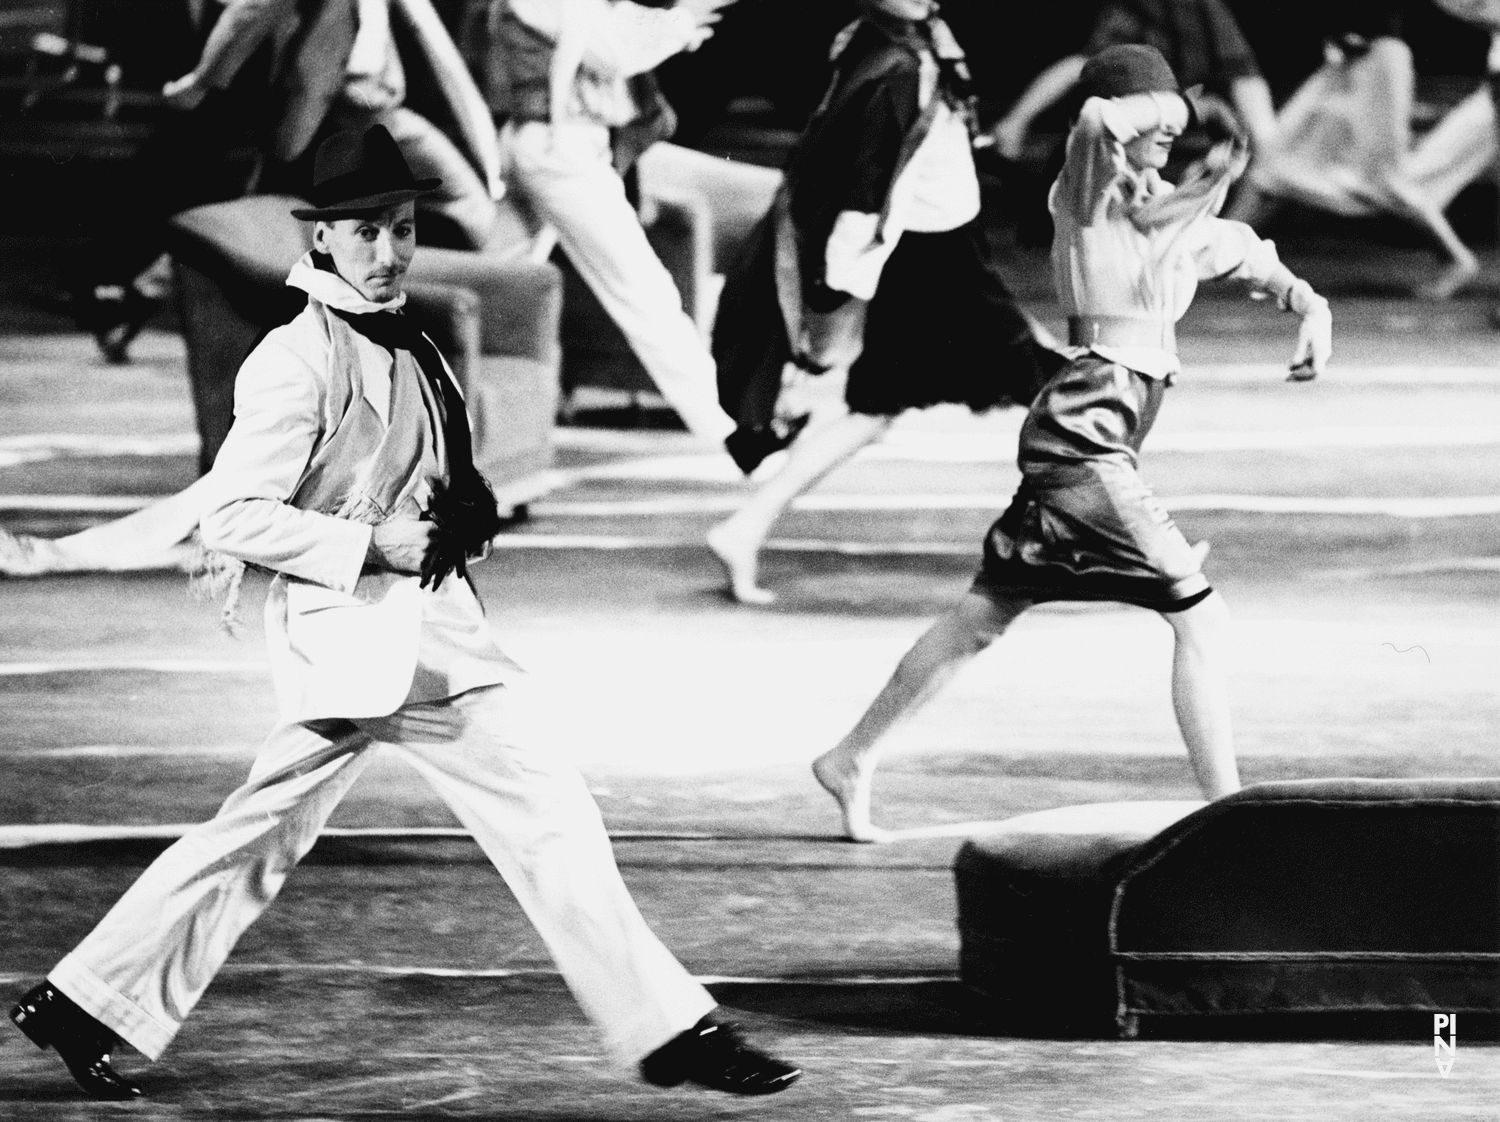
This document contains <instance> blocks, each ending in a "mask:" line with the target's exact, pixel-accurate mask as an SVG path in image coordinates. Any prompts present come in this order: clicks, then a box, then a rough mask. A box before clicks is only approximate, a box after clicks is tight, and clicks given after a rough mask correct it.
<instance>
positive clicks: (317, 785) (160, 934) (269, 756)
mask: <svg viewBox="0 0 1500 1122" xmlns="http://www.w3.org/2000/svg"><path fill="white" fill-rule="evenodd" d="M318 729H322V731H318ZM324 733H327V735H324ZM368 744H369V737H368V736H366V735H364V734H363V733H361V732H359V730H357V729H356V728H354V726H352V725H350V724H348V723H346V722H320V723H319V725H318V726H317V727H316V728H315V727H314V726H310V725H284V726H282V727H280V728H278V729H276V730H275V731H274V732H273V733H271V735H270V737H269V738H268V739H267V741H266V743H265V745H264V747H262V749H261V751H260V755H259V756H258V757H257V758H256V761H255V766H254V767H253V768H252V769H251V772H250V778H249V779H247V780H246V781H245V785H244V786H243V787H241V788H240V789H239V790H238V791H236V792H235V793H234V794H232V795H230V796H229V798H228V800H227V801H226V802H225V803H224V805H223V806H222V807H221V808H220V809H219V813H218V814H217V815H215V816H214V818H213V819H212V820H210V821H208V822H205V823H203V824H201V825H199V826H195V827H193V829H192V830H190V831H189V832H188V833H187V834H186V835H184V836H183V838H182V839H181V840H180V841H178V842H177V843H176V844H174V845H173V846H172V847H171V848H170V849H168V850H167V851H166V852H165V853H163V854H162V855H161V856H160V857H158V858H157V859H156V860H155V861H154V862H153V863H152V864H151V867H150V868H148V869H147V870H146V871H145V872H144V873H143V874H141V878H140V879H139V880H138V881H136V882H135V884H134V885H132V886H131V887H130V890H129V891H128V892H126V893H125V895H124V896H122V897H120V900H119V902H118V903H116V904H115V906H114V907H113V908H111V909H110V911H109V913H108V914H107V915H106V916H105V917H104V918H103V919H102V920H100V921H99V925H98V926H97V927H95V928H94V930H93V931H92V932H91V933H90V934H89V935H88V936H87V937H86V938H85V939H84V940H83V942H81V943H79V944H78V946H77V947H76V948H74V949H73V951H72V952H71V953H70V954H69V955H67V957H65V958H64V959H63V960H62V961H61V962H59V963H58V964H57V966H56V967H54V968H53V970H52V972H51V973H50V974H49V975H47V980H48V981H49V982H51V983H52V984H53V985H55V986H56V987H57V988H58V989H59V990H61V991H62V992H63V993H65V994H67V995H68V997H70V998H72V999H73V1000H74V1001H75V1002H77V1003H78V1005H80V1006H81V1007H82V1008H83V1010H84V1012H86V1013H88V1014H89V1015H90V1016H91V1017H93V1018H94V1019H95V1020H97V1021H99V1022H100V1023H101V1024H103V1025H105V1026H106V1027H107V1028H109V1029H111V1030H112V1031H114V1032H115V1033H116V1034H117V1035H118V1036H119V1037H120V1038H121V1039H122V1040H125V1041H126V1042H127V1043H129V1044H131V1045H133V1046H134V1047H135V1048H136V1049H138V1050H139V1051H140V1052H142V1053H143V1054H144V1055H146V1056H149V1057H150V1058H151V1059H153V1060H154V1059H156V1058H158V1057H159V1056H160V1055H161V1054H162V1052H163V1051H165V1050H166V1047H167V1045H168V1044H170V1043H171V1042H172V1038H173V1037H174V1036H176V1035H177V1031H178V1029H180V1028H181V1027H182V1021H183V1018H185V1017H186V1016H187V1015H188V1013H189V1012H190V1011H191V1010H192V1008H193V1006H194V1005H196V1004H197V1002H198V999H199V998H200V997H201V996H202V995H203V991H204V990H205V989H207V988H208V984H209V983H210V982H211V981H213V978H214V975H215V974H216V973H217V972H218V970H219V967H220V966H222V965H223V964H224V960H225V959H226V958H228V957H229V952H230V951H231V950H233V949H234V944H235V943H236V942H237V941H238V940H239V937H240V935H242V934H243V933H244V931H245V929H246V928H247V927H249V926H250V924H251V923H253V922H254V921H255V919H256V918H257V917H258V916H259V915H260V914H261V912H263V911H265V909H266V908H267V907H268V906H269V905H270V903H271V901H272V900H274V899H275V898H276V894H277V892H279V891H280V890H281V886H282V884H283V882H285V880H286V876H287V874H288V873H289V872H290V871H291V869H292V867H293V866H294V865H296V863H297V862H298V861H299V860H301V858H302V856H303V854H305V853H306V852H307V851H308V850H309V849H311V848H312V845H313V843H314V842H315V841H316V840H317V838H318V832H319V831H320V830H321V829H322V828H323V823H324V822H326V821H327V820H328V816H329V815H330V814H332V813H333V808H334V807H336V806H337V805H338V803H339V800H340V799H341V798H343V796H344V793H345V792H346V791H348V790H349V786H350V784H352V783H353V782H354V780H355V778H356V777H357V776H358V775H359V773H360V772H361V771H362V770H363V767H364V760H365V755H364V754H363V753H362V752H361V749H363V748H364V747H366V746H367V745H368Z"/></svg>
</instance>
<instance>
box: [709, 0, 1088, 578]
mask: <svg viewBox="0 0 1500 1122" xmlns="http://www.w3.org/2000/svg"><path fill="white" fill-rule="evenodd" d="M937 11H938V6H937V4H936V2H935V0H863V2H862V4H861V14H860V17H859V19H858V20H857V21H855V22H854V23H853V24H851V25H850V26H849V27H848V28H846V29H845V30H844V31H843V32H842V33H840V35H839V37H838V38H837V39H836V40H835V42H834V45H833V50H832V58H833V63H834V67H835V70H834V77H833V81H832V83H831V84H830V86H829V90H828V94H827V95H826V97H825V98H824V100H823V104H822V106H821V107H820V108H819V110H818V112H817V113H816V114H815V115H814V116H813V119H812V121H811V122H810V123H809V124H808V127H807V130H806V132H804V133H803V135H802V137H801V139H800V140H799V141H798V142H797V146H796V147H795V149H794V150H793V152H792V156H791V159H790V161H789V163H788V167H787V173H786V183H785V186H784V188H783V190H782V191H781V192H780V193H779V194H778V195H777V199H776V202H775V203H774V204H773V206H772V210H771V213H770V214H769V215H767V217H766V219H765V220H764V221H763V222H762V224H761V227H760V230H759V233H758V234H757V235H756V236H755V237H754V238H753V239H752V242H751V250H750V254H749V256H748V258H747V260H746V262H745V264H744V265H743V266H742V267H741V268H740V269H738V270H736V271H735V272H734V273H733V274H732V275H731V276H730V278H729V280H728V282H727V284H726V286H725V290H724V296H723V299H722V301H721V302H720V310H719V318H718V323H717V325H716V327H715V331H714V352H715V355H716V357H717V358H718V360H719V387H720V396H721V398H722V400H723V401H724V402H725V404H726V406H727V407H728V408H729V409H730V410H731V411H732V412H733V413H734V415H735V417H736V418H737V420H738V421H739V429H738V431H737V432H736V433H735V435H734V436H733V437H732V438H731V440H730V442H729V447H730V451H731V453H732V454H733V455H734V457H735V461H736V463H738V464H739V466H740V468H741V469H742V470H744V471H745V472H746V473H747V474H748V473H749V472H751V471H752V470H754V468H755V467H756V465H757V464H759V463H760V461H761V460H762V459H764V458H765V457H766V456H767V455H768V454H770V453H771V452H772V451H775V450H777V449H778V448H780V447H782V446H784V445H785V444H786V443H787V442H788V441H792V443H791V450H790V452H789V454H788V458H787V461H786V463H785V464H784V465H783V467H782V469H781V471H780V472H779V473H777V474H776V475H775V476H774V477H773V478H771V479H770V480H769V481H767V482H766V483H765V484H764V485H763V486H762V487H761V488H760V489H759V490H758V491H757V492H756V493H755V495H754V496H753V497H752V498H751V499H750V501H749V502H748V503H747V504H746V505H745V506H744V507H743V508H742V509H741V510H740V511H739V512H738V513H736V514H735V515H734V516H733V517H731V518H729V519H727V520H726V521H724V522H722V523H720V524H719V525H718V526H715V527H714V528H713V529H712V530H711V531H710V532H709V535H708V544H709V546H710V548H711V549H712V550H713V551H714V553H715V555H716V556H717V557H718V558H719V560H720V561H721V562H722V563H723V565H724V568H725V571H726V573H727V575H728V578H729V588H730V592H731V594H732V595H733V596H734V598H735V599H737V600H739V601H740V602H741V603H745V604H767V603H770V602H771V601H772V600H773V599H774V596H773V594H772V593H771V592H769V591H768V590H766V589H764V588H761V587H760V586H759V584H758V582H757V579H756V574H757V566H758V557H759V552H760V547H761V544H762V543H763V542H764V541H765V538H766V535H767V533H769V531H770V528H771V525H772V524H773V523H774V522H775V520H776V519H777V518H778V517H779V516H780V515H781V513H782V511H784V510H785V509H786V508H787V506H788V505H789V504H790V503H791V502H792V500H793V499H794V498H796V496H797V495H799V494H801V493H802V492H804V491H806V490H807V489H808V488H810V487H812V486H813V485H814V484H816V483H817V482H818V480H820V479H822V478H823V477H824V476H825V475H827V474H828V473H829V472H830V471H832V470H834V469H835V468H837V467H838V466H839V465H840V464H842V463H845V462H846V461H847V460H849V458H850V457H852V456H853V455H854V454H855V453H856V452H858V451H859V449H861V448H863V447H864V446H865V445H867V444H869V443H871V442H872V441H874V440H876V439H878V438H879V437H880V436H881V435H882V434H883V433H884V432H885V431H886V430H887V429H888V428H889V427H890V426H891V423H892V422H893V421H894V419H895V418H896V416H897V415H899V414H900V413H902V412H904V411H905V410H908V409H921V408H926V407H927V406H931V405H937V404H940V403H943V402H956V403H962V404H964V405H967V406H969V407H970V408H971V409H974V410H976V411H977V410H984V409H990V408H993V407H995V406H997V405H1004V404H1013V403H1020V404H1024V403H1026V402H1029V401H1030V400H1031V398H1032V396H1033V395H1034V394H1035V393H1036V391H1037V389H1038V388H1040V386H1041V385H1042V384H1043V383H1044V382H1045V381H1046V380H1047V378H1048V377H1049V376H1050V375H1051V374H1052V372H1053V371H1055V370H1056V369H1057V368H1058V367H1060V366H1061V365H1062V361H1063V360H1062V358H1061V356H1059V355H1057V354H1056V353H1055V352H1053V351H1051V350H1048V349H1047V348H1045V347H1043V346H1041V345H1040V344H1039V343H1038V342H1037V340H1036V338H1035V337H1034V336H1033V334H1032V330H1031V327H1030V325H1029V324H1028V322H1027V320H1026V318H1025V317H1024V316H1023V315H1022V313H1021V312H1020V311H1019V309H1017V307H1016V305H1015V302H1014V300H1013V298H1012V297H1011V294H1010V291H1009V290H1008V289H1007V288H1006V286H1005V282H1004V280H1003V279H1002V278H1001V276H1000V273H999V269H998V267H997V265H996V263H995V260H994V257H993V254H992V251H991V249H990V246H989V242H988V241H987V239H986V237H985V233H984V230H983V228H982V225H981V223H980V222H979V209H980V198H979V180H978V176H977V174H976V172H975V169H974V158H973V141H974V129H975V124H974V112H973V101H972V96H971V93H970V88H969V74H968V68H967V66H966V64H965V61H964V54H963V51H962V50H961V48H960V47H959V45H958V43H957V42H956V41H955V40H954V38H953V36H952V33H951V32H950V31H949V30H948V27H947V25H946V24H945V23H943V21H942V20H940V19H939V18H938V16H937ZM789 364H790V365H789ZM799 368H800V370H801V371H803V372H808V373H812V374H822V376H823V377H824V378H826V379H837V378H840V377H846V378H847V382H846V384H845V386H844V388H843V394H842V396H843V403H842V406H843V407H840V408H837V409H836V413H837V415H836V416H834V417H833V418H832V419H826V420H824V419H821V418H818V417H814V418H813V419H812V420H811V421H810V422H809V421H808V417H807V415H806V414H803V415H800V416H798V415H796V414H795V412H794V411H791V410H788V409H787V405H788V400H787V398H788V395H787V394H784V393H783V392H782V391H783V386H784V384H785V383H786V382H788V381H790V382H792V383H794V384H795V383H796V382H797V381H799V380H800V379H801V378H802V377H804V376H805V375H804V374H801V373H799ZM825 371H827V373H824V372H825ZM834 388H835V389H836V388H837V387H834ZM778 413H780V414H781V416H778ZM804 424H806V429H805V431H801V435H800V436H799V435H798V432H799V430H800V429H801V427H802V426H803V425H804ZM793 438H795V439H793Z"/></svg>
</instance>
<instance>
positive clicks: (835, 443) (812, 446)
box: [708, 413, 891, 604]
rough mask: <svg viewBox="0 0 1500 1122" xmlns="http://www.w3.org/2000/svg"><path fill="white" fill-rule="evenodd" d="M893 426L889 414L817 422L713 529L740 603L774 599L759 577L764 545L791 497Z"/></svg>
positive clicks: (712, 543) (713, 545)
mask: <svg viewBox="0 0 1500 1122" xmlns="http://www.w3.org/2000/svg"><path fill="white" fill-rule="evenodd" d="M890 426H891V418H890V417H870V416H866V415H864V414H861V413H846V414H844V415H843V416H841V417H839V418H837V419H836V420H832V421H828V422H826V423H824V424H821V425H819V424H817V423H816V422H814V424H813V425H812V426H809V428H808V429H806V430H805V431H804V432H803V433H802V435H801V436H799V437H798V438H797V440H796V441H795V442H794V443H793V444H792V446H791V448H790V449H789V450H788V453H787V461H786V464H785V465H784V466H783V467H782V469H781V470H780V471H779V472H777V473H776V474H775V475H774V476H772V477H771V478H770V479H768V480H767V481H766V482H765V484H763V485H762V486H761V488H760V489H759V490H757V491H756V492H755V494H753V495H752V496H751V497H750V501H749V502H747V503H746V504H745V505H744V506H743V507H741V508H740V509H739V510H738V511H736V512H735V513H734V514H733V515H731V516H730V517H729V518H726V519H725V520H724V521H723V522H720V523H719V524H718V525H717V526H715V527H714V528H713V529H712V530H710V531H709V532H708V547H709V548H710V549H712V550H713V551H714V556H715V557H717V558H718V559H719V561H720V562H721V563H722V564H723V566H724V571H725V574H726V575H727V576H728V578H729V589H730V593H731V594H732V595H733V596H734V598H735V599H736V600H738V601H739V602H740V603H741V604H769V603H771V602H772V601H774V600H775V599H776V596H775V594H774V593H773V592H771V591H769V590H768V589H764V588H761V587H760V586H759V585H758V584H757V583H756V571H757V569H758V568H759V560H760V547H761V545H762V544H764V542H765V540H766V535H767V534H769V533H770V532H771V526H772V524H773V523H774V522H775V521H776V519H777V518H779V517H781V514H782V512H783V511H785V510H786V508H787V507H788V506H790V505H791V503H792V500H793V499H795V498H796V497H797V496H798V495H800V494H802V493H803V492H804V491H806V490H808V489H809V488H810V487H812V486H814V485H815V484H816V483H817V482H818V481H819V480H820V479H822V478H823V477H824V476H826V475H827V474H828V473H829V472H831V471H833V469H834V468H836V467H838V466H839V465H840V464H843V463H845V462H847V461H848V460H849V459H850V457H852V456H853V455H854V454H855V453H856V452H858V451H859V450H860V449H861V448H863V447H864V446H865V445H866V444H870V443H872V442H873V441H875V440H878V439H879V438H880V437H881V436H882V435H883V434H884V433H885V431H886V430H887V429H888V428H890Z"/></svg>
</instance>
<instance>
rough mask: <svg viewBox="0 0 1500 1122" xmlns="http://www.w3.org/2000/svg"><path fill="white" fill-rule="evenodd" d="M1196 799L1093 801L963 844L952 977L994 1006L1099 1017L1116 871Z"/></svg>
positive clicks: (1104, 999)
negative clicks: (955, 967) (956, 959)
mask: <svg viewBox="0 0 1500 1122" xmlns="http://www.w3.org/2000/svg"><path fill="white" fill-rule="evenodd" d="M1203 805H1204V804H1203V803H1201V802H1198V801H1186V800H1184V801H1163V802H1119V803H1093V804H1088V805H1083V806H1070V807H1059V808H1057V809H1054V810H1043V811H1037V812H1035V813H1032V814H1023V815H1020V816H1019V817H1016V818H1011V819H1008V820H1006V821H1005V822H1002V823H1000V824H999V825H998V826H997V827H996V828H995V829H994V830H992V831H989V832H987V833H985V834H983V835H981V836H978V837H975V838H971V839H970V840H969V841H967V842H965V843H964V845H963V847H962V848H961V849H960V850H959V852H958V856H957V857H956V858H955V861H954V879H955V882H956V887H957V891H958V926H959V936H960V953H959V972H960V975H961V977H962V979H963V981H964V983H965V985H967V986H968V987H969V988H971V989H973V990H975V991H977V992H979V993H980V994H983V995H985V996H986V997H988V998H989V999H991V1000H992V1001H993V1002H994V1003H995V1005H996V1008H997V1010H999V1011H1001V1012H1006V1013H1010V1014H1017V1015H1026V1016H1042V1015H1047V1016H1051V1015H1063V1019H1066V1018H1067V1016H1071V1015H1075V1014H1076V1015H1078V1016H1081V1017H1084V1018H1092V1017H1108V1016H1111V1015H1112V1014H1113V1010H1114V996H1115V995H1114V972H1113V966H1112V965H1111V963H1110V961H1109V940H1108V931H1109V913H1110V905H1111V903H1112V902H1113V898H1114V883H1115V875H1116V873H1117V871H1118V869H1119V868H1120V867H1121V866H1122V865H1123V864H1125V863H1126V862H1127V861H1128V860H1129V858H1130V857H1131V855H1132V854H1134V853H1135V852H1136V851H1137V850H1138V849H1139V848H1140V847H1141V846H1142V845H1143V844H1145V843H1146V842H1147V841H1149V840H1150V839H1151V838H1153V837H1155V836H1156V835H1157V834H1159V833H1160V832H1161V831H1162V830H1164V829H1165V828H1167V827H1168V826H1170V825H1172V824H1173V823H1175V822H1177V821H1179V820H1181V819H1183V818H1185V817H1187V816H1188V815H1191V814H1192V813H1193V812H1195V811H1197V810H1199V809H1200V808H1202V807H1203Z"/></svg>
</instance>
